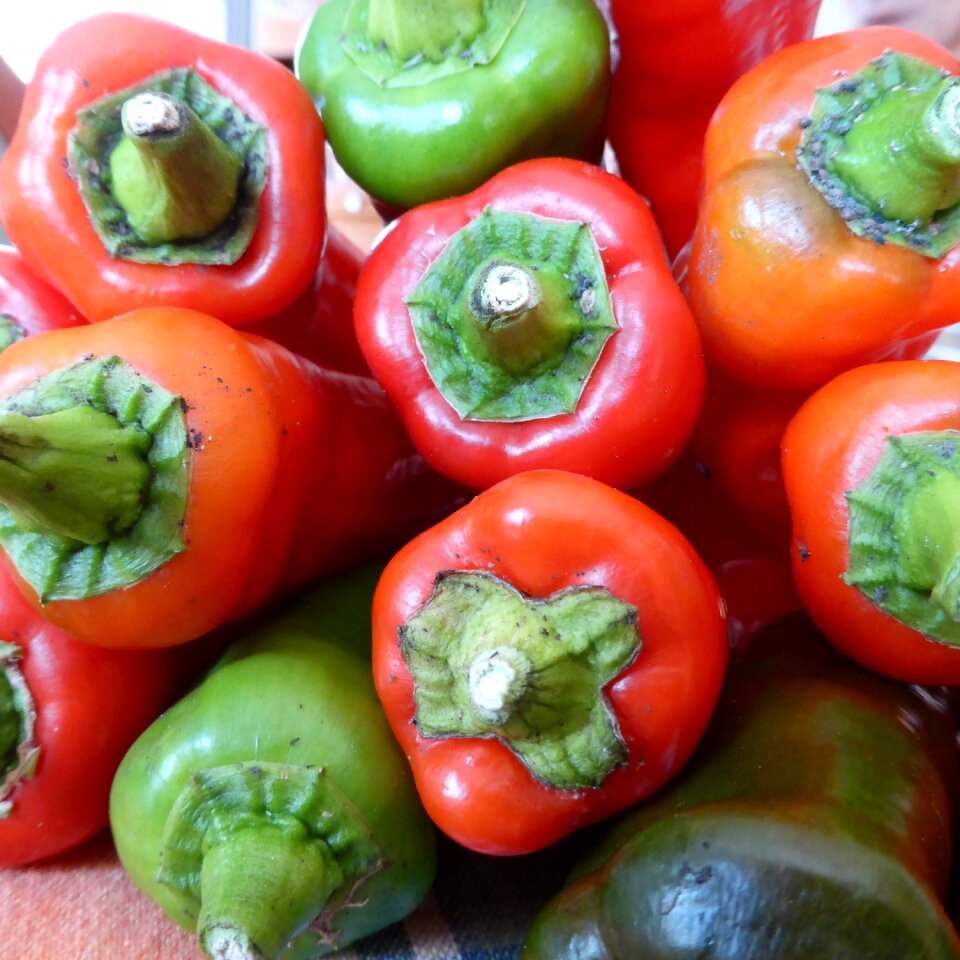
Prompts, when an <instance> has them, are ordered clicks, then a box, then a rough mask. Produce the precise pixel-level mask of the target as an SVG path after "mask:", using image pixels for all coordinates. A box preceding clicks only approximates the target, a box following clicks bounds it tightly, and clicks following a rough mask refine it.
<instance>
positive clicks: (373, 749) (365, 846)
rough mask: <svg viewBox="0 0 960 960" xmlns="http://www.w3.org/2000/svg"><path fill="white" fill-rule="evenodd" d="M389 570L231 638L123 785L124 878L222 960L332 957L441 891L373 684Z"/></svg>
mask: <svg viewBox="0 0 960 960" xmlns="http://www.w3.org/2000/svg"><path fill="white" fill-rule="evenodd" d="M378 572H379V571H378V570H374V569H370V568H361V569H360V570H359V571H357V572H355V573H353V574H352V575H350V576H348V577H345V578H340V579H338V580H334V581H330V582H328V583H327V584H325V585H323V586H321V587H319V588H317V589H315V590H314V591H313V592H311V593H309V594H308V595H306V596H305V597H304V598H303V599H302V600H301V601H300V602H299V603H298V604H297V605H295V606H294V607H292V608H291V609H290V610H289V611H287V612H286V613H285V614H283V615H281V616H279V617H278V618H276V619H273V620H270V621H268V622H265V623H263V624H261V625H260V626H259V627H257V628H255V629H253V631H252V632H250V633H249V634H247V635H246V636H244V637H243V638H241V639H240V640H238V641H237V642H235V643H234V644H233V645H232V646H231V647H230V648H229V649H228V650H227V652H226V654H225V655H224V656H223V658H222V659H221V660H220V662H219V663H218V664H217V665H216V666H215V667H214V668H213V670H212V671H211V672H210V673H209V675H208V676H207V677H206V678H205V679H204V680H203V682H202V683H201V684H200V685H199V686H198V687H197V688H196V689H194V690H193V691H192V692H191V693H190V694H188V695H187V696H186V697H185V698H184V699H183V700H181V701H180V702H179V703H178V704H177V705H176V706H174V707H173V708H172V709H171V710H169V711H168V712H167V713H166V714H164V715H163V716H162V717H160V719H159V720H157V721H156V722H155V723H154V724H153V726H151V727H150V728H149V729H148V730H147V731H146V732H145V733H144V734H143V735H142V736H141V738H140V739H139V740H138V741H137V742H136V743H135V744H134V745H133V747H131V749H130V751H129V753H128V754H127V756H126V758H125V759H124V761H123V763H122V765H121V767H120V769H119V771H118V773H117V777H116V780H115V781H114V786H113V792H112V795H111V811H110V815H111V826H112V829H113V835H114V839H115V842H116V845H117V851H118V853H119V855H120V859H121V861H122V863H123V865H124V867H125V868H126V870H127V871H128V872H129V874H130V876H131V877H132V879H133V881H134V882H135V883H136V884H137V886H138V887H139V888H140V889H141V890H142V891H143V892H144V893H146V894H147V895H148V896H149V897H151V898H152V899H154V900H156V902H157V903H159V904H160V906H161V907H162V908H163V909H164V911H165V912H166V913H167V914H168V915H169V916H170V917H172V918H173V919H174V920H176V921H177V922H178V923H180V924H182V925H183V926H185V927H187V928H189V929H196V930H197V932H198V934H199V937H200V943H201V946H202V947H203V948H204V949H205V950H206V951H207V953H208V954H210V955H211V956H214V957H229V958H231V960H264V958H265V960H274V958H278V957H282V958H283V960H304V958H308V957H317V956H322V955H325V954H327V953H329V952H331V951H333V950H335V949H338V948H339V947H342V946H344V945H345V944H347V943H350V942H352V941H354V940H356V939H358V938H360V937H363V936H365V935H367V934H369V933H372V932H373V931H375V930H378V929H380V928H381V927H384V926H386V925H388V924H390V923H392V922H394V921H396V920H399V919H401V918H402V917H404V916H405V915H406V914H407V913H409V912H410V911H411V910H412V909H413V908H414V907H416V906H417V904H418V903H419V902H420V901H421V900H422V898H423V897H424V896H425V895H426V893H427V891H428V890H429V888H430V885H431V883H432V881H433V876H434V869H435V861H436V851H435V836H434V832H433V828H432V826H431V825H430V823H429V821H428V819H427V817H426V814H424V812H423V809H422V808H421V806H420V803H419V800H418V798H417V793H416V790H415V789H414V785H413V780H412V778H411V776H410V773H409V769H408V767H407V765H406V762H405V760H404V758H403V755H402V754H401V753H400V751H399V749H398V748H397V746H396V744H395V742H394V739H393V736H392V734H391V732H390V728H389V727H388V725H387V722H386V719H385V718H384V716H383V713H382V710H381V708H380V704H379V701H378V700H377V697H376V693H375V692H374V687H373V680H372V677H371V669H370V662H369V647H370V626H369V624H370V606H371V603H372V597H373V589H374V586H375V582H376V575H377V573H378Z"/></svg>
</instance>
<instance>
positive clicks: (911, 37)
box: [685, 27, 960, 390]
mask: <svg viewBox="0 0 960 960" xmlns="http://www.w3.org/2000/svg"><path fill="white" fill-rule="evenodd" d="M958 72H960V61H958V60H957V59H956V58H955V57H954V56H952V55H951V54H950V53H949V52H948V51H946V50H945V49H943V48H942V47H940V46H938V45H937V44H935V43H934V42H933V41H931V40H927V39H925V38H923V37H920V36H918V35H916V34H913V33H910V32H909V31H906V30H901V29H898V28H895V27H871V28H864V29H861V30H854V31H850V32H849V33H845V34H836V35H834V36H828V37H822V38H819V39H816V40H811V41H808V42H806V43H801V44H796V45H794V46H793V47H790V48H788V49H787V50H784V51H781V52H780V53H777V54H774V55H773V56H772V57H769V58H767V59H766V60H765V61H764V62H763V63H762V64H760V65H759V66H757V67H755V68H754V69H753V70H752V71H750V72H749V73H748V74H746V75H745V76H744V77H743V78H741V79H740V80H739V81H738V82H737V83H736V84H735V85H734V87H733V88H732V89H731V90H730V91H729V93H728V94H727V95H726V96H725V97H724V99H723V102H722V103H721V104H720V106H719V107H718V108H717V111H716V114H715V115H714V118H713V121H712V122H711V125H710V129H709V131H708V134H707V140H706V146H705V150H704V189H703V199H702V203H701V205H700V211H699V215H698V220H697V227H696V231H695V233H694V237H693V241H692V247H691V251H690V259H689V268H688V270H687V273H686V277H685V286H686V290H687V294H688V299H689V302H690V308H691V310H692V311H693V314H694V316H695V317H696V318H697V322H698V324H699V327H700V332H701V335H702V336H703V345H704V352H705V354H706V357H707V361H708V363H709V364H712V365H714V366H716V367H717V368H718V369H720V370H721V371H723V372H724V373H726V374H727V375H728V376H730V377H731V378H733V379H735V380H739V381H741V382H743V383H748V384H750V385H752V386H756V387H760V388H763V389H771V390H806V389H813V388H815V387H817V386H820V385H821V384H823V383H825V382H826V381H827V380H829V379H830V378H831V377H833V376H835V375H837V374H838V373H841V372H842V371H844V370H847V369H850V368H851V367H855V366H858V365H860V364H863V363H870V362H874V361H876V360H878V359H881V358H882V357H884V355H885V354H887V353H888V352H889V351H890V350H891V349H892V348H894V347H895V346H896V345H897V344H898V343H902V342H904V341H908V340H911V339H914V338H916V337H919V336H922V335H924V334H927V333H929V332H931V331H933V330H938V329H942V328H943V327H945V326H948V325H949V324H952V323H954V322H955V321H956V319H957V310H956V303H957V299H958V296H960V247H958V246H957V239H958V238H960V232H958V231H960V224H958V222H957V221H958V219H960V217H958V214H957V210H958V209H960V206H958V204H960V186H958V184H960V177H958V176H957V171H958V169H960V136H958V135H957V130H958V129H960V128H958V127H957V126H954V122H955V120H956V113H957V110H958V109H960V108H958V106H957V101H958V98H960V97H958V93H957V91H958V90H960V87H958V86H957V77H956V74H957V73H958ZM925 131H926V133H925ZM928 133H929V136H928V135H927V134H928ZM891 143H894V144H896V145H897V147H898V149H897V150H890V149H889V145H890V144H891Z"/></svg>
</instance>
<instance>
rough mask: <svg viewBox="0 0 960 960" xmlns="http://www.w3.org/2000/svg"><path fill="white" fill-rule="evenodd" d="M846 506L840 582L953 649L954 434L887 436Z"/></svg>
mask: <svg viewBox="0 0 960 960" xmlns="http://www.w3.org/2000/svg"><path fill="white" fill-rule="evenodd" d="M847 502H848V507H849V528H848V529H849V563H848V568H847V572H846V573H845V574H844V581H845V582H846V583H848V584H850V585H852V586H854V587H856V588H857V589H858V590H859V591H860V592H861V593H863V594H864V596H866V597H867V599H869V600H870V601H871V602H872V603H874V604H876V605H877V606H878V607H880V609H882V610H884V611H886V612H887V613H889V614H890V615H891V616H893V617H896V619H897V620H900V621H901V622H902V623H904V624H906V625H907V626H909V627H912V628H913V629H914V630H918V631H919V632H920V633H923V634H924V635H925V636H927V637H929V638H930V639H931V640H936V641H939V642H940V643H946V644H960V432H957V431H952V430H945V431H929V432H923V433H910V434H903V435H899V436H890V437H887V439H886V444H885V448H884V452H883V455H882V456H881V457H880V460H879V461H878V462H877V464H876V466H875V467H874V468H873V470H872V471H871V472H870V474H869V476H867V478H866V479H865V480H864V481H863V483H861V484H860V486H858V487H856V488H855V489H854V490H851V491H850V492H849V493H848V494H847Z"/></svg>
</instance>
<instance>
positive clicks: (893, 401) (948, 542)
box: [782, 360, 960, 684]
mask: <svg viewBox="0 0 960 960" xmlns="http://www.w3.org/2000/svg"><path fill="white" fill-rule="evenodd" d="M958 441H960V365H958V364H956V363H952V362H950V361H945V360H924V361H904V362H901V363H879V364H870V365H868V366H866V367H862V368H859V369H856V370H851V371H848V372H847V373H845V374H842V375H841V376H839V377H837V378H836V379H834V380H832V381H831V382H830V383H828V384H827V385H826V386H825V387H821V389H820V390H818V391H817V392H816V393H814V394H813V396H812V397H811V398H810V399H809V400H808V401H807V402H806V403H805V404H804V405H803V406H802V407H801V408H800V410H799V411H798V412H797V414H796V416H795V417H794V418H793V420H792V421H791V422H790V424H789V426H788V427H787V431H786V433H785V434H784V438H783V445H782V446H783V478H784V483H785V486H786V492H787V498H788V500H789V503H790V513H791V516H792V520H793V542H792V551H791V554H792V557H791V559H792V564H793V571H794V579H795V580H796V583H797V588H798V590H799V591H800V595H801V597H802V598H803V601H804V604H805V606H806V608H807V610H809V612H810V616H811V617H812V618H813V620H814V621H815V622H816V623H817V625H818V626H819V627H820V629H821V630H822V631H823V633H824V635H825V636H826V637H827V639H828V640H830V641H831V643H833V644H835V645H836V646H837V647H838V648H839V649H840V650H841V651H843V652H844V653H845V654H846V655H847V656H849V657H851V658H853V659H854V660H857V661H858V662H860V663H862V664H864V665H865V666H867V667H869V668H870V669H872V670H876V671H877V672H879V673H883V674H886V675H887V676H890V677H895V678H897V679H900V680H906V681H909V682H911V683H938V684H939V683H943V684H960V604H958V594H957V582H958V581H957V574H956V568H957V563H958V559H957V558H958V553H957V547H956V544H955V541H954V531H953V524H954V516H955V513H954V511H955V510H956V505H957V503H958V502H960V500H958V495H957V493H956V492H955V489H954V488H955V487H956V485H957V475H958V473H960V462H958V458H957V455H956V453H955V447H957V448H958V449H960V443H958Z"/></svg>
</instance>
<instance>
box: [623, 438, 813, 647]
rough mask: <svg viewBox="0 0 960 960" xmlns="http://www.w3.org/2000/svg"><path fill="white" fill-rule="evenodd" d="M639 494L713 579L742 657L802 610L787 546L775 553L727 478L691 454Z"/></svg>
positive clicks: (732, 639)
mask: <svg viewBox="0 0 960 960" xmlns="http://www.w3.org/2000/svg"><path fill="white" fill-rule="evenodd" d="M777 450H778V451H779V437H778V438H777ZM777 476H778V477H779V469H778V470H777ZM781 492H782V491H781ZM636 495H637V496H638V497H639V498H640V499H641V500H642V501H643V502H644V503H646V504H647V505H648V506H650V507H652V508H653V509H654V510H656V511H657V513H659V514H660V515H661V516H662V517H664V518H665V519H667V520H669V521H670V522H671V523H672V524H674V525H675V526H676V528H677V529H678V530H679V531H680V532H681V533H682V534H683V535H684V536H685V537H686V538H687V539H688V540H689V541H690V543H691V544H692V545H693V548H694V550H696V551H697V553H698V554H699V555H700V557H701V558H702V559H703V562H704V563H705V564H706V565H707V568H708V569H709V570H710V572H711V573H712V574H713V576H714V579H715V580H716V581H717V586H718V587H719V588H720V593H721V595H722V596H723V600H724V605H725V606H726V611H727V635H728V637H729V640H730V648H731V650H732V651H733V652H734V653H739V652H742V651H743V650H744V649H745V648H746V647H747V645H748V644H749V643H750V641H751V640H752V639H753V637H754V636H755V635H756V634H757V633H759V632H760V630H761V629H763V628H764V627H766V626H767V625H768V624H770V623H772V622H773V621H775V620H777V619H778V618H779V617H781V616H783V615H784V614H787V613H792V612H793V611H795V610H800V609H801V608H802V604H801V602H800V597H799V596H798V594H797V590H796V588H795V587H794V584H793V575H792V573H791V570H790V561H789V557H788V555H787V551H786V543H784V544H783V545H780V544H777V547H779V549H774V547H773V545H772V544H771V538H770V537H769V535H768V534H767V531H766V530H764V529H762V527H763V524H762V522H759V521H758V520H757V519H756V518H755V517H754V516H753V515H752V514H751V513H750V511H749V510H746V509H744V508H743V507H742V506H741V505H740V504H738V503H736V502H734V501H733V500H732V499H731V498H730V497H729V495H728V494H727V491H726V489H725V487H724V480H723V478H722V477H718V476H717V475H716V474H714V473H713V472H712V471H710V470H709V469H708V468H707V467H706V466H705V465H704V464H703V463H702V462H701V461H699V460H695V459H693V457H692V456H691V454H690V451H689V450H688V451H687V452H685V453H684V455H683V457H681V459H680V460H679V462H678V463H676V464H674V466H672V467H671V468H670V469H669V470H668V471H667V472H666V473H665V474H664V475H663V476H662V477H661V478H660V479H659V480H658V481H657V482H656V483H655V484H653V486H652V487H649V488H646V489H644V490H642V491H637V492H636ZM785 503H786V496H785V495H784V504H785ZM758 528H761V529H758Z"/></svg>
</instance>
